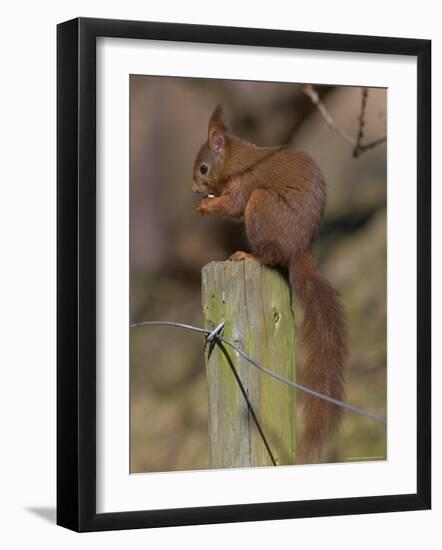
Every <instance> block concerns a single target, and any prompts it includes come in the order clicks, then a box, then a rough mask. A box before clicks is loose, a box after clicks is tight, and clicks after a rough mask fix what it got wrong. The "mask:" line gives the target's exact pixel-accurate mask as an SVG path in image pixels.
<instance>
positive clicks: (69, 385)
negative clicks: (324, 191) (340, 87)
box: [57, 18, 431, 531]
mask: <svg viewBox="0 0 442 550" xmlns="http://www.w3.org/2000/svg"><path fill="white" fill-rule="evenodd" d="M97 37H117V38H134V39H151V40H167V41H181V42H197V43H211V44H229V45H247V46H267V47H273V48H280V47H284V48H302V49H310V50H326V51H337V52H343V51H344V52H359V53H377V54H396V55H404V56H415V57H416V58H417V71H418V76H417V113H418V118H417V136H416V147H417V357H416V365H417V396H416V398H417V492H416V493H415V494H398V495H385V496H373V497H361V498H337V499H326V500H310V501H299V502H297V501H294V502H272V503H260V504H241V505H227V506H209V507H198V508H180V509H176V508H175V509H167V510H140V511H134V512H117V513H97V512H96V473H97V472H96V292H97V288H96V252H97V250H96V239H95V235H96V107H97V105H96V39H97ZM57 48H58V58H57V95H58V99H57V142H58V145H57V181H58V199H57V210H58V213H57V225H58V240H57V252H58V261H57V280H58V289H57V316H58V320H57V322H58V334H57V347H58V350H57V365H58V366H57V523H58V524H59V525H61V526H64V527H67V528H69V529H73V530H75V531H102V530H110V529H132V528H143V527H162V526H175V525H194V524H208V523H223V522H242V521H257V520H271V519H283V518H301V517H318V516H326V515H346V514H367V513H375V512H376V513H379V512H394V511H405V510H424V509H429V508H430V506H431V418H430V411H431V392H430V390H431V372H430V371H431V333H430V326H431V311H430V307H431V306H430V300H431V257H430V249H431V235H430V227H431V208H430V201H431V181H430V178H431V172H430V164H431V86H430V85H431V42H430V41H429V40H417V39H409V38H387V37H375V36H353V35H338V34H325V33H313V32H295V31H281V30H263V29H253V28H234V27H217V26H201V25H184V24H171V23H158V22H140V21H121V20H106V19H84V18H79V19H74V20H71V21H67V22H64V23H61V24H60V25H58V28H57Z"/></svg>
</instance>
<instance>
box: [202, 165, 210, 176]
mask: <svg viewBox="0 0 442 550" xmlns="http://www.w3.org/2000/svg"><path fill="white" fill-rule="evenodd" d="M208 171H209V167H208V166H207V164H201V166H200V172H201V174H207V172H208Z"/></svg>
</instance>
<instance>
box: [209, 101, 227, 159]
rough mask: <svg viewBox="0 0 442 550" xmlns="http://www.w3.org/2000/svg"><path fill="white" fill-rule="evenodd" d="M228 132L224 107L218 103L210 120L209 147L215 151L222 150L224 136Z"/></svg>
mask: <svg viewBox="0 0 442 550" xmlns="http://www.w3.org/2000/svg"><path fill="white" fill-rule="evenodd" d="M226 132H227V128H226V125H225V124H224V121H223V119H222V107H221V105H218V106H217V107H216V109H215V110H214V111H213V114H212V116H211V117H210V121H209V147H210V148H211V149H212V150H213V151H220V150H221V149H222V148H223V147H224V136H225V133H226Z"/></svg>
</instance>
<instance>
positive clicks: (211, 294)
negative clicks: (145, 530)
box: [202, 260, 296, 468]
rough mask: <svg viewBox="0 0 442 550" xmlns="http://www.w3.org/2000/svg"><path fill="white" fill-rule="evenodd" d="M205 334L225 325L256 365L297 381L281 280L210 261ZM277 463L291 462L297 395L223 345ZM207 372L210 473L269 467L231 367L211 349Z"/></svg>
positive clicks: (255, 268)
mask: <svg viewBox="0 0 442 550" xmlns="http://www.w3.org/2000/svg"><path fill="white" fill-rule="evenodd" d="M202 304H203V314H204V322H205V326H206V328H211V329H212V328H214V327H216V326H217V325H218V324H219V323H220V322H221V321H225V327H224V333H223V335H224V336H225V337H226V338H228V339H229V340H231V341H232V342H234V343H235V344H237V345H238V346H239V347H240V348H241V349H242V350H243V351H245V352H246V353H247V354H248V355H249V356H250V357H251V358H252V359H255V360H256V361H257V362H258V363H259V364H261V365H262V366H264V367H267V368H268V369H270V370H272V371H274V372H275V373H278V374H280V375H281V376H284V377H286V378H289V379H291V380H295V323H294V316H293V310H292V307H291V296H290V288H289V285H288V282H287V280H286V279H285V278H284V276H283V275H282V274H281V273H279V271H278V270H276V269H271V268H268V267H264V266H262V265H261V264H260V263H259V262H257V261H255V260H247V261H239V262H212V263H210V264H208V265H206V266H205V267H204V268H203V270H202ZM226 348H227V350H228V352H229V355H230V357H231V359H232V361H233V364H234V366H235V368H236V370H237V372H238V374H239V376H240V378H241V381H242V383H243V384H244V387H245V389H246V391H247V394H248V397H249V400H250V402H251V404H252V406H253V408H254V410H255V413H256V416H257V418H258V420H259V422H260V425H261V427H262V429H263V432H264V434H265V436H266V438H267V440H268V443H269V446H270V449H271V451H272V454H273V455H274V457H275V459H276V463H277V465H281V464H293V463H294V462H295V421H296V410H295V391H294V390H293V388H290V387H289V386H287V385H286V384H283V383H281V382H279V381H277V380H274V379H273V378H271V377H269V376H267V375H266V374H264V373H262V372H260V371H258V370H257V369H256V368H254V367H253V366H252V365H250V364H249V363H248V362H247V361H245V360H244V359H243V358H241V357H240V356H239V354H238V353H237V352H235V351H234V350H233V349H231V348H229V347H228V346H226ZM206 368H207V379H208V391H209V464H210V467H211V468H235V467H250V466H269V465H271V464H272V462H271V459H270V456H269V453H268V452H267V450H266V448H265V445H264V443H263V441H262V438H261V437H260V434H259V432H258V430H257V428H256V426H255V424H254V422H253V419H252V418H251V415H250V413H249V411H248V407H247V404H246V402H245V400H244V398H243V396H242V394H241V391H240V389H239V387H238V384H237V382H236V380H235V378H234V375H233V373H232V370H231V368H230V367H229V365H228V363H227V360H226V358H225V357H224V355H223V354H222V352H221V351H220V350H219V349H218V347H217V346H215V348H214V350H213V353H212V355H211V357H210V360H207V354H206Z"/></svg>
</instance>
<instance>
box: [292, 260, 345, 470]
mask: <svg viewBox="0 0 442 550" xmlns="http://www.w3.org/2000/svg"><path fill="white" fill-rule="evenodd" d="M290 283H291V286H292V289H293V290H294V291H295V293H296V296H297V298H298V299H299V301H300V302H301V306H302V307H303V310H304V320H303V322H302V324H301V327H300V338H301V346H302V348H303V352H304V368H303V374H302V376H301V379H302V380H301V382H302V384H304V385H305V386H307V387H309V388H311V389H313V390H316V391H318V392H321V393H324V394H326V395H329V396H331V397H334V398H335V399H339V400H342V399H343V397H344V365H345V362H346V359H347V329H346V322H345V315H344V310H343V307H342V304H341V302H340V299H339V295H338V293H337V291H336V290H335V289H334V288H333V287H332V286H331V285H330V284H329V283H328V282H327V281H326V280H325V279H324V277H322V276H321V274H320V273H319V271H318V268H317V266H316V263H315V261H314V259H313V257H312V255H311V252H310V251H308V252H305V253H303V254H301V255H298V256H297V257H296V258H295V259H294V260H293V262H292V264H291V265H290ZM303 415H304V419H305V424H304V434H303V438H302V441H301V445H300V452H299V462H300V463H309V462H315V461H320V460H321V455H322V452H323V448H324V444H325V443H326V442H327V440H328V438H329V436H330V435H331V434H332V433H333V431H334V430H335V429H336V427H337V424H338V422H339V419H340V416H341V409H340V408H339V407H337V406H336V405H331V404H329V403H326V402H325V401H323V400H322V399H318V398H317V397H313V396H309V395H305V402H304V408H303Z"/></svg>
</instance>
